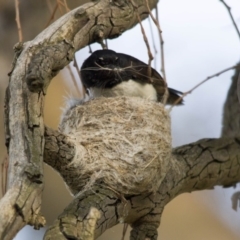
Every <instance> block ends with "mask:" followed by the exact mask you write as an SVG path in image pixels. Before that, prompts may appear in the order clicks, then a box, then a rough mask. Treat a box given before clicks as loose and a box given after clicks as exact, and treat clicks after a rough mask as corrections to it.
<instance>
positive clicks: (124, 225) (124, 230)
mask: <svg viewBox="0 0 240 240" xmlns="http://www.w3.org/2000/svg"><path fill="white" fill-rule="evenodd" d="M127 229H128V224H127V223H124V224H123V233H122V239H121V240H124V239H125V236H126V233H127Z"/></svg>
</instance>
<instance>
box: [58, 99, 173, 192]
mask: <svg viewBox="0 0 240 240" xmlns="http://www.w3.org/2000/svg"><path fill="white" fill-rule="evenodd" d="M59 129H60V131H61V132H63V133H64V134H66V135H68V136H69V138H70V140H71V141H72V142H73V143H74V144H75V146H76V155H75V157H74V159H73V161H72V163H71V168H72V167H73V169H74V171H78V173H79V174H78V175H79V181H77V183H78V184H77V185H76V186H73V185H71V186H69V187H70V189H71V190H72V191H73V192H79V191H81V190H83V189H84V187H85V188H86V187H87V188H89V187H91V184H93V183H94V182H96V181H99V180H100V181H103V182H104V183H105V184H107V185H108V186H109V187H110V188H112V189H114V190H116V191H117V192H120V193H122V194H140V193H144V192H155V191H157V189H158V187H159V186H160V184H161V182H162V180H163V178H164V177H165V174H166V172H167V170H168V163H169V161H170V155H171V134H170V118H169V115H168V112H167V111H166V110H165V108H164V106H163V105H162V104H160V103H156V102H152V101H148V100H145V99H141V98H134V97H131V98H130V97H128V98H127V97H116V98H98V99H94V100H91V101H88V102H86V103H84V104H82V105H76V106H74V107H72V108H70V109H69V110H67V111H65V114H64V115H63V117H62V121H61V124H60V127H59ZM74 182H75V184H76V181H74Z"/></svg>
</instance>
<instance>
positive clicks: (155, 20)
mask: <svg viewBox="0 0 240 240" xmlns="http://www.w3.org/2000/svg"><path fill="white" fill-rule="evenodd" d="M146 5H147V9H148V12H149V14H150V17H151V18H152V20H153V22H154V24H155V25H156V27H157V29H158V34H159V39H160V49H161V72H162V74H163V80H164V83H165V86H166V90H165V92H164V95H163V104H166V102H167V99H168V90H167V76H166V71H165V60H164V59H165V57H164V47H163V45H164V41H163V36H162V30H161V27H160V23H159V18H158V8H157V7H156V16H157V19H156V18H155V17H154V16H153V14H152V12H151V9H150V7H149V3H148V0H146Z"/></svg>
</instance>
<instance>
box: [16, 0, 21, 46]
mask: <svg viewBox="0 0 240 240" xmlns="http://www.w3.org/2000/svg"><path fill="white" fill-rule="evenodd" d="M15 11H16V18H15V20H16V23H17V29H18V40H19V42H22V41H23V35H22V27H21V22H20V14H19V1H18V0H15Z"/></svg>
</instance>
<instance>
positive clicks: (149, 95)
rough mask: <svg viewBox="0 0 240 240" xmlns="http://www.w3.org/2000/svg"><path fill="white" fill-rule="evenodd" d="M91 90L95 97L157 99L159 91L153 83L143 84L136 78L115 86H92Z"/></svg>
mask: <svg viewBox="0 0 240 240" xmlns="http://www.w3.org/2000/svg"><path fill="white" fill-rule="evenodd" d="M90 92H91V94H92V96H93V97H94V98H97V97H116V96H126V97H140V98H145V99H149V100H152V101H157V92H156V90H155V88H154V87H153V85H152V84H149V83H145V84H141V83H138V82H136V81H134V80H129V81H123V82H121V83H119V84H118V85H117V86H115V87H113V88H104V89H100V88H91V89H90Z"/></svg>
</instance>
